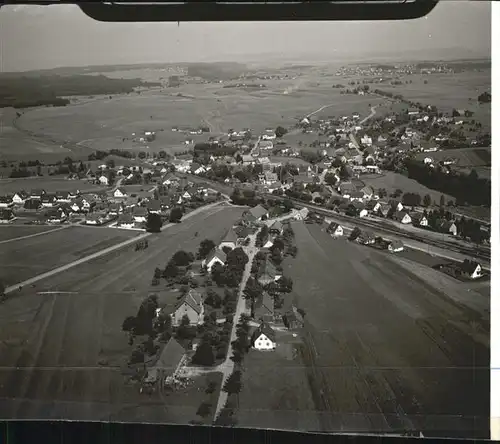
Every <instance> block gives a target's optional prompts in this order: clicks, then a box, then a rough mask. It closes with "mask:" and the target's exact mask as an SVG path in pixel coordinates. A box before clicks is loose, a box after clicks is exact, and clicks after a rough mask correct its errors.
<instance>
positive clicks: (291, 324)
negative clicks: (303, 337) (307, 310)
mask: <svg viewBox="0 0 500 444" xmlns="http://www.w3.org/2000/svg"><path fill="white" fill-rule="evenodd" d="M290 305H291V304H290ZM283 323H284V324H285V327H286V328H288V329H289V330H295V329H298V328H302V327H303V326H304V317H303V316H302V314H301V313H300V312H299V310H298V309H297V307H295V305H291V306H290V307H289V308H287V309H285V312H284V315H283Z"/></svg>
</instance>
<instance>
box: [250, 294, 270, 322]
mask: <svg viewBox="0 0 500 444" xmlns="http://www.w3.org/2000/svg"><path fill="white" fill-rule="evenodd" d="M252 313H253V314H252V317H253V318H254V319H255V320H256V321H262V322H272V321H273V320H274V299H273V298H272V297H271V295H270V294H269V293H268V292H267V291H264V292H262V294H261V296H260V297H259V298H258V300H257V301H254V302H253V304H252Z"/></svg>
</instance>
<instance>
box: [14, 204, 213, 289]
mask: <svg viewBox="0 0 500 444" xmlns="http://www.w3.org/2000/svg"><path fill="white" fill-rule="evenodd" d="M220 204H221V202H215V203H212V204H209V205H206V206H203V207H200V208H197V209H196V210H194V211H192V212H191V213H188V214H186V215H185V216H184V217H183V218H182V220H183V221H185V220H186V219H189V218H190V217H193V216H195V215H196V214H199V213H201V212H204V211H207V210H209V209H210V208H212V207H214V206H216V205H220ZM174 225H177V224H173V223H170V224H167V225H164V226H163V227H162V228H161V231H164V230H166V229H167V228H169V227H172V226H174ZM151 234H152V233H144V234H141V235H139V236H136V237H133V238H131V239H127V240H126V241H123V242H120V243H119V244H116V245H112V246H111V247H108V248H104V249H103V250H100V251H97V252H96V253H93V254H90V255H89V256H85V257H83V258H81V259H78V260H76V261H73V262H70V263H69V264H65V265H62V266H61V267H58V268H55V269H53V270H50V271H47V272H46V273H42V274H39V275H38V276H34V277H32V278H30V279H27V280H25V281H23V282H19V283H17V284H15V285H12V286H10V287H7V288H6V289H5V294H8V293H12V292H13V291H16V290H18V289H19V287H24V286H25V285H31V284H34V283H35V282H38V281H40V280H42V279H46V278H48V277H50V276H53V275H55V274H58V273H61V272H63V271H66V270H69V269H70V268H73V267H76V266H77V265H80V264H83V263H85V262H89V261H91V260H93V259H96V258H98V257H101V256H104V255H105V254H108V253H111V252H112V251H115V250H118V249H120V248H123V247H126V246H128V245H130V244H132V243H134V242H138V241H140V240H142V239H146V238H147V237H149V236H151Z"/></svg>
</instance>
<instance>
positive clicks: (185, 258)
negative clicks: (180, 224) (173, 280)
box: [170, 250, 194, 267]
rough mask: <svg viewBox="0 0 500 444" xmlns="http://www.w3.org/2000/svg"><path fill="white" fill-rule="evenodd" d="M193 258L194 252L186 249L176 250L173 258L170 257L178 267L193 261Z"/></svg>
mask: <svg viewBox="0 0 500 444" xmlns="http://www.w3.org/2000/svg"><path fill="white" fill-rule="evenodd" d="M193 260H194V257H193V254H192V253H188V252H187V251H184V250H179V251H176V252H175V253H174V255H173V256H172V259H170V261H171V262H172V263H173V264H174V265H176V266H178V267H185V266H187V265H189V264H190V263H191V262H193Z"/></svg>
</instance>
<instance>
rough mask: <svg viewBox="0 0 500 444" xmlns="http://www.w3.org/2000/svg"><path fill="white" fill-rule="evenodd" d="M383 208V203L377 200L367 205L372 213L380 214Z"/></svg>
mask: <svg viewBox="0 0 500 444" xmlns="http://www.w3.org/2000/svg"><path fill="white" fill-rule="evenodd" d="M380 207H381V203H380V202H378V201H376V200H370V201H368V202H367V203H366V206H365V208H366V209H367V210H368V211H369V212H372V213H378V210H379V209H380Z"/></svg>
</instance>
